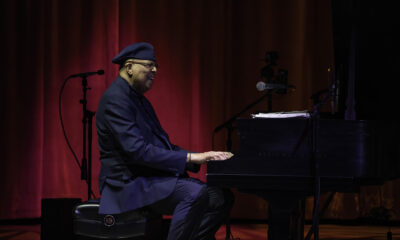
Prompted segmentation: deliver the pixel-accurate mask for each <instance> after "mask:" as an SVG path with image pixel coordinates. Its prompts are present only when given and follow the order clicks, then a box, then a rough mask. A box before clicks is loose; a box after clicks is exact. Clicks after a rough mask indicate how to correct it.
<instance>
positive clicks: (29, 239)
mask: <svg viewBox="0 0 400 240" xmlns="http://www.w3.org/2000/svg"><path fill="white" fill-rule="evenodd" d="M309 228H310V225H306V226H305V233H307V231H308V229H309ZM267 229H268V225H267V224H232V225H231V232H232V235H233V237H234V238H235V239H240V240H265V239H266V235H267ZM388 230H389V229H388V227H382V226H341V225H330V224H321V225H320V239H323V240H341V239H347V240H350V239H351V240H386V239H387V238H386V236H387V235H386V234H387V232H388ZM391 231H392V234H393V239H400V226H398V227H397V226H396V227H392V228H391ZM216 238H217V240H224V239H225V226H223V227H222V228H221V229H220V230H219V231H218V232H217V235H216ZM0 240H40V225H16V226H9V225H0Z"/></svg>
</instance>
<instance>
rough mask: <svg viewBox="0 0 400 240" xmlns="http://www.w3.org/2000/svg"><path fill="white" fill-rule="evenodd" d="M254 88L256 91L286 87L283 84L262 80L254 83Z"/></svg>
mask: <svg viewBox="0 0 400 240" xmlns="http://www.w3.org/2000/svg"><path fill="white" fill-rule="evenodd" d="M256 88H257V90H258V91H260V92H262V91H264V90H270V89H286V88H287V87H286V86H285V85H284V84H278V83H265V82H263V81H259V82H258V83H257V84H256Z"/></svg>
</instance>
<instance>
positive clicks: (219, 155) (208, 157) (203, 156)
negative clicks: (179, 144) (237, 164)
mask: <svg viewBox="0 0 400 240" xmlns="http://www.w3.org/2000/svg"><path fill="white" fill-rule="evenodd" d="M232 156H233V153H231V152H215V151H211V152H203V153H188V155H187V158H186V161H187V162H191V163H196V164H205V163H207V162H209V161H224V160H227V159H229V158H231V157H232Z"/></svg>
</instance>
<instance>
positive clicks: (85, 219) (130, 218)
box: [73, 199, 163, 239]
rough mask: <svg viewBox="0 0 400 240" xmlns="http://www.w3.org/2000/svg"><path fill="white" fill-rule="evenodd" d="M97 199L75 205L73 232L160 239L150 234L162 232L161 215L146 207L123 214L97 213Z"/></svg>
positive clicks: (89, 234)
mask: <svg viewBox="0 0 400 240" xmlns="http://www.w3.org/2000/svg"><path fill="white" fill-rule="evenodd" d="M99 202H100V201H99V199H93V200H89V201H86V202H83V203H79V204H77V205H76V206H75V208H74V212H73V226H74V234H75V235H78V236H85V237H92V238H101V239H123V238H139V237H146V239H157V238H158V239H161V238H160V236H157V237H155V236H152V235H154V234H160V232H162V228H163V227H162V216H161V215H156V214H153V213H151V212H149V211H147V210H146V209H137V210H134V211H130V212H126V213H123V214H115V215H104V214H99V213H98V211H99Z"/></svg>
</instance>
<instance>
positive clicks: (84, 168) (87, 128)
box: [79, 76, 95, 200]
mask: <svg viewBox="0 0 400 240" xmlns="http://www.w3.org/2000/svg"><path fill="white" fill-rule="evenodd" d="M81 77H82V90H83V99H81V100H80V101H79V102H80V104H82V107H83V109H82V110H83V118H82V124H83V133H82V135H83V141H82V142H83V148H82V152H83V153H82V165H81V180H86V182H87V185H88V200H90V197H91V196H92V194H93V192H92V126H93V124H92V122H93V116H94V114H95V113H94V112H91V111H89V110H87V108H86V105H87V98H86V92H87V90H90V88H88V87H87V76H81ZM86 132H87V135H86ZM86 143H87V151H86ZM86 152H87V153H88V158H86Z"/></svg>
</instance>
